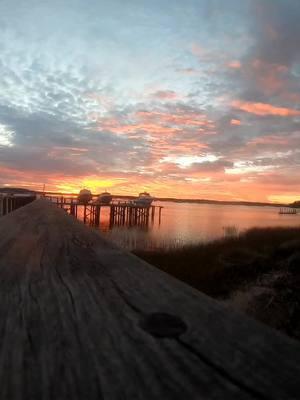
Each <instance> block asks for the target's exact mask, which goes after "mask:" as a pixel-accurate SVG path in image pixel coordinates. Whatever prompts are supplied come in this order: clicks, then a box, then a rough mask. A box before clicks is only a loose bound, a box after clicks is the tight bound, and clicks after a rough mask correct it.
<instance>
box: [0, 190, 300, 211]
mask: <svg viewBox="0 0 300 400" xmlns="http://www.w3.org/2000/svg"><path fill="white" fill-rule="evenodd" d="M28 192H30V193H32V192H33V191H32V190H28V189H22V188H0V193H28ZM35 193H38V194H42V193H43V192H42V191H36V192H35ZM47 194H49V195H53V196H70V197H74V196H77V195H78V193H62V192H47ZM99 194H100V193H99ZM99 194H94V195H93V196H95V197H97V196H99ZM112 197H113V198H114V199H128V200H132V199H136V198H137V196H128V195H126V196H124V195H112ZM155 200H157V201H165V202H166V201H168V202H173V203H190V204H220V205H240V206H261V207H268V206H272V207H299V208H300V201H295V202H294V203H291V204H284V203H267V202H259V201H225V200H209V199H176V198H174V197H155Z"/></svg>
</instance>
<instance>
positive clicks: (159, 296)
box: [0, 200, 300, 400]
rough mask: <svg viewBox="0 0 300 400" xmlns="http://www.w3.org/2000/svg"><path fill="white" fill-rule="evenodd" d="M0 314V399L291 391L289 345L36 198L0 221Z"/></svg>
mask: <svg viewBox="0 0 300 400" xmlns="http://www.w3.org/2000/svg"><path fill="white" fill-rule="evenodd" d="M200 267H201V266H199V268H200ZM0 315H1V318H0V332H1V337H0V339H1V340H0V380H1V382H0V399H13V400H14V399H18V400H20V399H24V400H25V399H26V400H27V399H30V400H31V399H45V400H50V399H60V400H61V399H68V400H69V399H72V400H79V399H84V400H92V399H93V400H96V399H105V400H106V399H107V400H114V399H125V400H127V399H128V400H133V399H141V400H142V399H143V400H144V399H145V400H148V399H150V400H152V399H159V400H160V399H164V400H165V399H172V400H174V399H175V400H176V399H178V400H179V399H180V400H183V399H192V400H202V399H203V400H204V399H205V400H213V399H219V400H225V399H228V400H235V399H236V400H243V399H245V400H246V399H247V400H248V399H249V400H250V399H260V400H261V399H264V400H265V399H270V400H271V399H272V400H284V399H294V400H296V399H299V393H300V381H299V376H300V345H299V343H298V342H296V341H293V340H291V339H289V338H288V337H285V336H283V335H282V334H280V333H278V332H276V331H275V330H272V329H269V328H267V327H266V326H264V325H262V324H259V323H257V322H255V321H253V320H251V319H249V318H247V317H245V316H244V315H242V314H238V313H236V312H235V311H233V310H232V309H230V308H227V307H224V306H223V305H222V304H220V303H219V302H217V301H214V300H212V299H211V298H209V297H207V296H205V295H203V294H202V293H200V292H198V291H196V290H195V289H192V288H191V287H189V286H187V285H185V284H183V283H182V282H179V281H178V280H176V279H174V278H172V277H171V276H169V275H167V274H165V273H163V272H161V271H159V270H158V269H156V268H155V267H153V266H151V265H148V264H147V263H145V262H144V261H142V260H141V259H139V258H137V257H135V256H133V255H132V254H130V253H128V252H125V251H123V250H121V249H119V248H118V247H116V246H114V245H112V244H111V243H109V242H108V241H106V240H105V239H104V238H103V237H102V236H101V234H100V233H99V232H98V231H97V230H96V229H90V228H88V227H86V226H85V225H84V224H83V223H81V222H79V221H77V220H76V219H75V218H71V217H70V216H68V215H67V214H66V213H65V212H64V211H63V210H62V209H60V208H58V207H56V206H55V205H54V204H51V203H50V202H48V201H45V200H37V201H35V202H33V203H31V204H29V205H27V206H25V207H22V208H20V209H18V210H17V211H14V212H12V213H10V214H9V215H6V216H4V217H2V218H1V220H0Z"/></svg>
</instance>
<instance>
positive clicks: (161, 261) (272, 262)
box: [136, 227, 300, 339]
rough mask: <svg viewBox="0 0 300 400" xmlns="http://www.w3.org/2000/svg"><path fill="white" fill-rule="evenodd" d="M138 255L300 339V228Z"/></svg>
mask: <svg viewBox="0 0 300 400" xmlns="http://www.w3.org/2000/svg"><path fill="white" fill-rule="evenodd" d="M136 254H137V255H138V256H140V257H142V258H144V259H145V260H146V261H148V262H150V263H151V264H153V265H156V266H157V267H159V268H160V269H162V270H164V271H165V272H167V273H169V274H171V275H173V276H175V277H177V278H178V279H181V280H183V281H185V282H186V283H188V284H189V285H191V286H194V287H195V288H197V289H199V290H201V291H203V292H204V293H206V294H208V295H210V296H212V297H215V298H217V299H219V300H221V301H225V302H226V303H228V304H230V305H233V306H234V307H236V308H238V309H239V310H242V311H245V312H246V313H247V314H249V315H251V316H253V317H254V318H256V319H258V320H260V321H262V322H265V323H266V324H268V325H270V326H272V327H274V328H277V329H279V330H281V331H283V332H285V333H287V334H288V335H290V336H292V337H295V338H298V339H300V227H299V228H266V229H251V230H249V231H247V232H246V233H244V234H243V235H241V236H239V237H236V238H225V239H222V240H217V241H214V242H212V243H207V244H202V245H197V246H185V247H183V248H182V249H173V250H166V251H159V252H145V251H144V252H143V251H139V252H136Z"/></svg>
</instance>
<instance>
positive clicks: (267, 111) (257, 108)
mask: <svg viewBox="0 0 300 400" xmlns="http://www.w3.org/2000/svg"><path fill="white" fill-rule="evenodd" d="M231 105H232V107H233V108H235V109H238V110H241V111H245V112H247V113H250V114H255V115H259V116H268V115H274V116H278V117H297V116H300V110H296V109H291V108H286V107H276V106H273V105H271V104H264V103H251V102H243V101H239V100H236V101H233V102H232V103H231Z"/></svg>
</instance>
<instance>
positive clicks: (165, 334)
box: [140, 313, 187, 338]
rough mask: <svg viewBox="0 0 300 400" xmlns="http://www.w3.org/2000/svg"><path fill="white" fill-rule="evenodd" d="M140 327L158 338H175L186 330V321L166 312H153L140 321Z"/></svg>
mask: <svg viewBox="0 0 300 400" xmlns="http://www.w3.org/2000/svg"><path fill="white" fill-rule="evenodd" d="M140 326H141V328H142V329H143V330H144V331H146V332H148V333H150V335H152V336H155V337H159V338H176V337H179V336H180V335H182V334H183V333H184V332H185V331H186V330H187V325H186V323H185V322H184V321H183V320H182V319H181V318H179V317H177V316H175V315H171V314H167V313H153V314H149V315H147V316H145V317H144V318H143V320H142V321H141V322H140Z"/></svg>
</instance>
